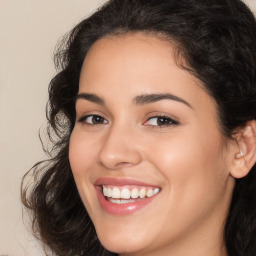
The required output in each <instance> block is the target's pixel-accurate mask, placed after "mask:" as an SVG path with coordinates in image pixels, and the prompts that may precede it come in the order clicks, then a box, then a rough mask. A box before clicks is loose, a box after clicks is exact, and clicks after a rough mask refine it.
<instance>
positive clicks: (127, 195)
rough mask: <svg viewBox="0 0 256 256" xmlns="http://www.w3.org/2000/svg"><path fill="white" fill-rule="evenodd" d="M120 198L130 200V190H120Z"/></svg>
mask: <svg viewBox="0 0 256 256" xmlns="http://www.w3.org/2000/svg"><path fill="white" fill-rule="evenodd" d="M121 198H123V199H129V198H130V190H129V189H127V188H124V189H122V191H121Z"/></svg>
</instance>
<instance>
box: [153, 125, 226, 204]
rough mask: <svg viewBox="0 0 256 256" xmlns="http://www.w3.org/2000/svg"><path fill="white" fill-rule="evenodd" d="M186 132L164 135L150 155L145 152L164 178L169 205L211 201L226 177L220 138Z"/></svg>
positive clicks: (216, 134) (219, 191)
mask: <svg viewBox="0 0 256 256" xmlns="http://www.w3.org/2000/svg"><path fill="white" fill-rule="evenodd" d="M189 131H190V132H189V133H185V132H180V133H176V134H175V136H169V138H168V135H167V137H166V139H163V140H162V142H161V143H158V144H155V145H156V146H155V150H154V154H153V153H152V152H151V151H148V154H149V155H150V156H149V158H151V159H153V161H152V162H153V163H154V165H155V166H156V169H158V170H159V171H160V172H161V173H162V175H163V176H164V177H165V180H166V182H167V185H168V187H169V191H170V192H169V193H170V195H169V196H170V198H171V200H174V201H175V204H173V205H178V204H183V203H185V202H186V203H188V205H191V204H190V203H189V202H193V203H199V201H202V200H204V201H205V202H206V201H207V200H208V199H209V197H212V199H213V200H215V199H216V197H217V196H219V195H221V190H222V189H224V185H225V182H226V178H227V176H228V172H227V167H226V164H225V162H224V161H223V157H222V154H221V151H222V146H221V140H220V135H219V134H218V133H216V132H215V133H214V132H210V134H211V136H210V135H209V134H208V133H206V134H200V133H197V132H196V131H195V132H193V129H189ZM180 199H183V200H180ZM176 201H177V202H176Z"/></svg>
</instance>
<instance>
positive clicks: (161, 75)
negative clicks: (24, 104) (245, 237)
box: [69, 34, 234, 256]
mask: <svg viewBox="0 0 256 256" xmlns="http://www.w3.org/2000/svg"><path fill="white" fill-rule="evenodd" d="M76 112H77V121H76V124H75V127H74V130H73V132H72V135H71V138H70V149H69V158H70V164H71V168H72V171H73V175H74V178H75V182H76V185H77V188H78V191H79V194H80V196H81V199H82V201H83V203H84V205H85V207H86V209H87V211H88V213H89V215H90V217H91V219H92V221H93V223H94V225H95V228H96V231H97V234H98V237H99V239H100V241H101V243H102V244H103V246H104V247H105V248H107V249H108V250H110V251H114V252H117V253H120V255H122V254H125V255H126V254H127V255H129V254H130V255H159V256H160V255H175V256H176V255H189V256H190V255H197V256H198V255H224V254H220V250H221V246H222V242H223V241H222V231H223V230H222V229H223V223H224V222H225V217H226V214H227V210H228V206H229V202H230V199H231V195H232V190H233V186H234V180H233V178H232V177H231V176H230V175H229V171H228V170H229V165H230V162H231V158H232V156H230V154H231V153H230V150H228V148H229V146H228V144H229V143H228V142H227V141H226V140H225V139H224V137H223V136H222V134H221V132H220V128H219V124H218V122H217V113H216V106H215V104H214V100H213V99H212V98H211V97H210V96H209V95H208V94H207V93H206V92H205V91H204V90H203V89H202V84H201V82H200V81H199V80H197V79H196V78H195V77H193V76H192V75H191V74H189V73H188V72H187V71H185V70H183V69H181V68H179V67H178V66H177V65H176V62H175V60H174V58H173V48H172V46H171V45H170V43H168V42H166V41H163V40H160V39H158V38H155V37H151V36H146V35H143V34H133V35H131V34H127V35H122V36H112V37H106V38H103V39H100V40H98V41H97V42H96V43H94V45H93V46H92V48H91V49H90V51H89V53H88V54H87V56H86V58H85V61H84V64H83V68H82V71H81V77H80V84H79V93H78V97H77V103H76ZM103 193H104V194H103ZM120 198H121V199H120ZM193 252H194V253H193ZM151 253H152V254H151Z"/></svg>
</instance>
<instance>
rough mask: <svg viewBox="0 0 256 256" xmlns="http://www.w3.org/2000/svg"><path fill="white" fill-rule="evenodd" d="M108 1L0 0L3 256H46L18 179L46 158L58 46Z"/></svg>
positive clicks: (253, 2) (253, 1)
mask: <svg viewBox="0 0 256 256" xmlns="http://www.w3.org/2000/svg"><path fill="white" fill-rule="evenodd" d="M104 1H105V0H55V1H54V0H43V1H36V0H0V32H1V33H0V53H1V55H0V256H2V255H9V256H25V255H26V256H42V255H43V252H42V250H41V249H40V245H39V244H38V243H37V242H36V241H35V239H34V238H33V237H32V236H31V235H30V234H29V232H28V231H27V230H26V229H25V227H24V225H23V223H22V212H21V203H20V181H21V177H22V176H23V174H24V173H25V172H26V171H27V170H28V169H29V168H30V167H31V166H32V165H33V164H34V163H35V162H36V161H38V160H40V159H43V158H44V154H43V151H42V149H41V145H40V142H39V139H38V130H39V128H42V129H43V128H44V127H45V104H46V101H47V87H48V83H49V81H50V79H51V78H52V76H53V75H54V74H55V70H54V66H53V62H52V56H53V51H54V47H55V45H56V42H57V40H58V39H59V38H60V37H61V36H62V35H64V33H66V32H67V31H69V30H70V29H71V28H72V27H73V26H74V25H75V24H76V23H77V22H78V21H80V20H81V19H82V18H83V17H86V16H87V15H88V14H89V13H91V12H92V11H93V10H94V9H95V8H96V7H98V6H99V5H100V4H102V3H103V2H104ZM246 2H247V3H248V4H249V5H250V6H251V8H252V9H253V10H255V11H256V0H247V1H246ZM255 43H256V42H255Z"/></svg>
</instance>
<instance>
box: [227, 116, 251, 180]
mask: <svg viewBox="0 0 256 256" xmlns="http://www.w3.org/2000/svg"><path fill="white" fill-rule="evenodd" d="M236 142H237V148H236V153H235V155H234V159H233V163H232V168H231V170H230V174H231V175H232V176H233V177H234V178H237V179H239V178H243V177H244V176H246V175H247V174H248V173H249V172H250V170H251V168H252V167H253V165H254V164H255V162H256V121H255V120H252V121H250V122H248V123H247V124H246V126H245V127H244V128H243V129H241V131H239V133H238V134H237V136H236Z"/></svg>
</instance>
